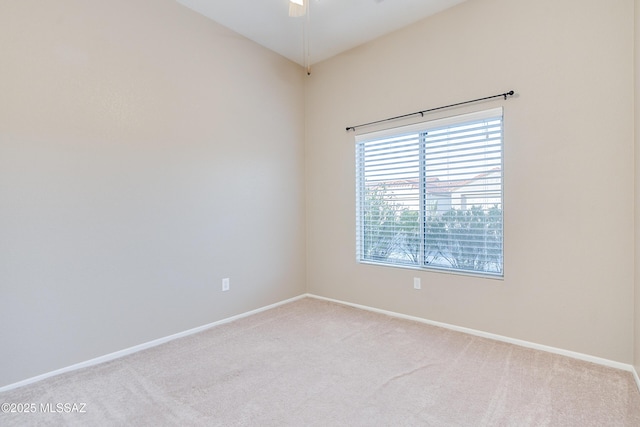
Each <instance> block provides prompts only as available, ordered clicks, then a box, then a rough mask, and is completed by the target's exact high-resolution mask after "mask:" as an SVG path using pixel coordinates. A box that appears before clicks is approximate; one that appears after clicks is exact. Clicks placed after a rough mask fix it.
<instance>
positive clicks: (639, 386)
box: [631, 366, 640, 391]
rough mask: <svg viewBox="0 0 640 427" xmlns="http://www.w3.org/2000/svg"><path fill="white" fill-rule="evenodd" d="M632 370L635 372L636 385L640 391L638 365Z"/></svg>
mask: <svg viewBox="0 0 640 427" xmlns="http://www.w3.org/2000/svg"><path fill="white" fill-rule="evenodd" d="M631 369H632V370H631V372H632V373H633V378H634V379H635V380H636V386H637V387H638V391H640V378H639V377H638V371H636V367H635V366H632V367H631Z"/></svg>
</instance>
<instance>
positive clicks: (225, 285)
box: [222, 277, 229, 292]
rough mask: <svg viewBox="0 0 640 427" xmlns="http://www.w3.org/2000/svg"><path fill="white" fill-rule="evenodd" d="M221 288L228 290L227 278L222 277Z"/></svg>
mask: <svg viewBox="0 0 640 427" xmlns="http://www.w3.org/2000/svg"><path fill="white" fill-rule="evenodd" d="M222 290H223V291H225V292H226V291H228V290H229V278H228V277H225V278H224V279H222Z"/></svg>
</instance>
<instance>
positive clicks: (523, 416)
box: [0, 298, 640, 426]
mask: <svg viewBox="0 0 640 427" xmlns="http://www.w3.org/2000/svg"><path fill="white" fill-rule="evenodd" d="M0 402H16V403H35V404H36V405H38V406H40V405H41V404H44V405H45V406H44V408H45V409H47V408H55V407H56V406H55V405H56V404H58V403H62V404H64V403H77V404H80V403H84V404H86V406H85V407H84V408H83V409H84V412H83V413H76V412H73V413H68V414H65V413H64V407H63V412H62V413H56V412H54V413H52V412H51V411H48V412H44V413H43V412H42V411H40V408H38V412H37V413H21V414H5V413H0V425H2V426H14V425H15V426H25V425H26V426H28V425H83V426H85V425H91V426H102V425H108V426H110V425H123V426H124V425H133V426H135V425H149V426H164V425H180V426H190V425H194V426H199V425H206V426H640V393H638V390H637V389H636V386H635V383H634V381H633V378H632V375H631V374H630V373H629V372H624V371H619V370H616V369H611V368H606V367H602V366H599V365H594V364H590V363H586V362H581V361H577V360H574V359H570V358H566V357H562V356H558V355H554V354H549V353H545V352H541V351H536V350H531V349H526V348H521V347H518V346H514V345H510V344H505V343H501V342H496V341H492V340H488V339H484V338H479V337H475V336H471V335H466V334H463V333H459V332H454V331H450V330H446V329H441V328H437V327H432V326H428V325H424V324H420V323H415V322H411V321H407V320H400V319H396V318H392V317H387V316H385V315H381V314H376V313H371V312H367V311H362V310H358V309H354V308H351V307H346V306H342V305H338V304H333V303H329V302H324V301H320V300H316V299H311V298H305V299H302V300H298V301H295V302H293V303H289V304H286V305H284V306H281V307H278V308H275V309H272V310H269V311H265V312H262V313H260V314H256V315H253V316H251V317H247V318H244V319H240V320H238V321H235V322H233V323H230V324H225V325H222V326H218V327H215V328H212V329H210V330H207V331H205V332H202V333H199V334H197V335H193V336H189V337H186V338H182V339H179V340H176V341H172V342H170V343H168V344H164V345H161V346H158V347H155V348H152V349H149V350H145V351H143V352H140V353H136V354H134V355H131V356H127V357H124V358H121V359H118V360H115V361H113V362H109V363H105V364H102V365H98V366H94V367H91V368H86V369H82V370H78V371H75V372H71V373H67V374H64V375H60V376H57V377H53V378H49V379H47V380H44V381H41V382H38V383H35V384H32V385H29V386H25V387H22V388H19V389H15V390H11V391H9V392H5V393H2V394H0ZM47 404H49V405H50V406H49V407H47V406H46V405H47ZM70 409H73V407H71V408H70ZM76 409H80V408H76Z"/></svg>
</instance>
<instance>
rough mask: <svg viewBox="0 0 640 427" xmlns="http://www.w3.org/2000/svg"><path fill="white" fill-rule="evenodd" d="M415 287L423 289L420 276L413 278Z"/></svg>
mask: <svg viewBox="0 0 640 427" xmlns="http://www.w3.org/2000/svg"><path fill="white" fill-rule="evenodd" d="M413 289H422V285H421V284H420V278H419V277H414V278H413Z"/></svg>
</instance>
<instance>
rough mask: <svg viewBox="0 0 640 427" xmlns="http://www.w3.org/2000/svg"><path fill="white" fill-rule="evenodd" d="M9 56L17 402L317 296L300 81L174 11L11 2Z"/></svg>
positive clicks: (2, 287)
mask: <svg viewBox="0 0 640 427" xmlns="http://www.w3.org/2000/svg"><path fill="white" fill-rule="evenodd" d="M0 52H1V58H2V59H1V62H2V65H1V66H0V94H1V95H0V325H2V327H0V343H2V344H1V345H0V346H1V350H0V386H2V385H6V384H9V383H12V382H16V381H19V380H23V379H26V378H29V377H32V376H35V375H39V374H42V373H45V372H48V371H52V370H55V369H58V368H62V367H66V366H69V365H72V364H74V363H78V362H82V361H85V360H88V359H91V358H94V357H97V356H102V355H104V354H108V353H110V352H114V351H117V350H121V349H124V348H127V347H130V346H133V345H137V344H141V343H144V342H147V341H150V340H153V339H156V338H159V337H164V336H167V335H170V334H173V333H177V332H181V331H184V330H187V329H190V328H193V327H197V326H200V325H204V324H207V323H210V322H213V321H216V320H219V319H222V318H225V317H228V316H231V315H234V314H238V313H243V312H246V311H249V310H251V309H255V308H258V307H262V306H265V305H268V304H271V303H274V302H277V301H281V300H284V299H287V298H290V297H293V296H297V295H300V294H301V293H303V292H304V280H305V272H304V265H305V263H304V262H305V253H304V251H305V242H304V228H305V224H304V185H303V182H304V158H303V156H304V144H303V142H302V141H303V138H304V124H303V122H304V112H303V107H304V91H303V84H304V78H305V77H306V76H305V75H304V73H303V72H301V69H300V67H298V66H297V65H295V64H293V63H291V62H289V61H287V60H285V59H283V58H281V57H280V56H278V55H276V54H275V53H272V52H270V51H267V50H266V49H263V48H261V47H259V46H258V45H256V44H254V43H252V42H250V41H248V40H246V39H244V38H242V37H240V36H238V35H237V34H235V33H232V32H231V31H229V30H227V29H225V28H223V27H221V26H219V25H217V24H214V23H213V22H211V21H210V20H208V19H206V18H204V17H202V16H200V15H197V14H196V13H194V12H192V11H190V10H188V9H186V8H184V7H183V6H181V5H179V4H178V3H176V2H174V1H173V0H134V1H130V0H110V1H80V0H57V1H55V2H49V1H35V0H21V1H5V2H3V3H2V6H0ZM223 277H230V278H231V290H230V291H229V292H226V293H222V292H221V290H220V287H221V279H222V278H223Z"/></svg>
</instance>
